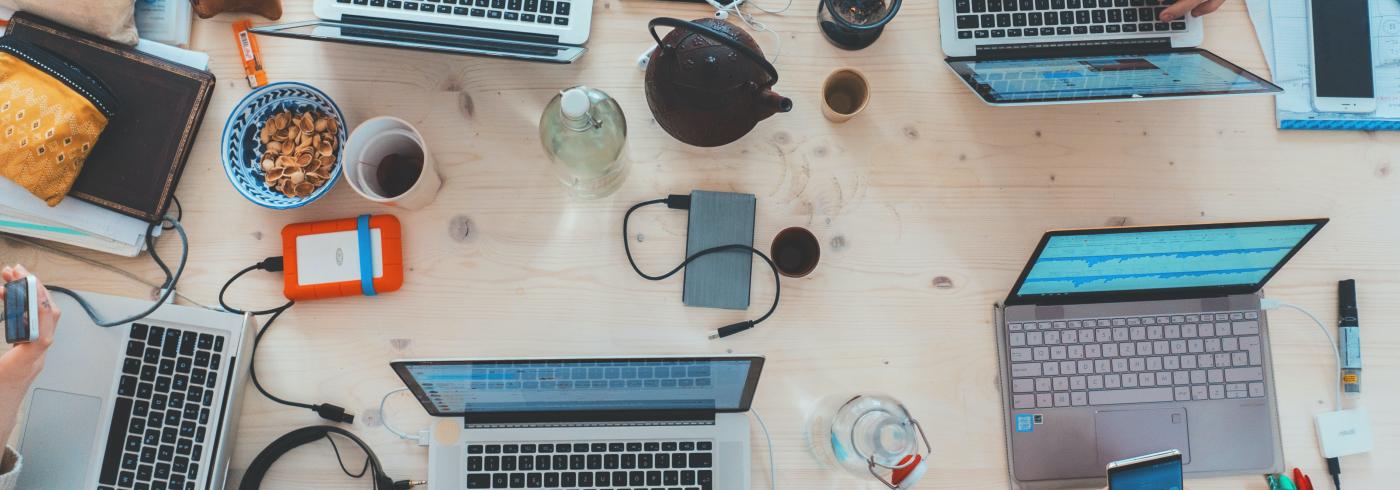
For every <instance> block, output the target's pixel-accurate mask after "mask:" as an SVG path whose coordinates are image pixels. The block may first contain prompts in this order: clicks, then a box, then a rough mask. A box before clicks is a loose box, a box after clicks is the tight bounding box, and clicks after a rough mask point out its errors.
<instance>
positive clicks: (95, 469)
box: [16, 291, 257, 490]
mask: <svg viewBox="0 0 1400 490" xmlns="http://www.w3.org/2000/svg"><path fill="white" fill-rule="evenodd" d="M78 293H79V294H82V295H83V297H84V298H85V299H87V300H88V301H89V302H91V303H92V304H93V305H94V306H95V307H96V308H98V309H99V310H101V311H107V310H111V311H126V310H127V309H131V308H136V307H149V305H150V302H149V301H142V300H135V299H130V298H124V297H119V296H111V295H104V294H97V293H87V292H82V291H79V292H78ZM54 301H56V302H59V303H61V306H62V307H63V309H64V310H65V311H66V312H68V315H84V312H83V310H82V308H81V307H79V306H78V304H77V303H76V302H75V301H73V300H72V298H69V297H67V296H64V295H55V297H54ZM74 318H76V317H74ZM235 321H237V322H239V326H236V327H235V326H233V322H235ZM69 322H73V323H77V324H76V325H72V324H70V325H67V327H69V328H67V329H63V328H61V329H60V331H63V335H65V336H79V335H82V333H81V331H80V330H78V329H82V328H91V329H98V330H99V331H102V332H103V333H104V334H106V335H114V336H116V337H117V338H120V339H121V340H122V341H123V342H124V341H125V340H126V338H127V336H128V334H129V328H130V327H129V324H128V325H123V326H116V327H111V328H108V329H103V328H101V327H98V326H96V325H94V324H93V323H92V322H91V320H90V319H89V318H87V317H86V316H82V317H81V320H69ZM224 322H226V323H224ZM132 323H156V324H167V325H171V326H188V327H194V328H198V329H204V330H221V331H224V332H227V333H228V334H230V335H238V336H239V337H240V338H239V340H238V342H237V343H236V344H235V343H231V344H230V345H229V348H228V350H227V351H225V355H226V356H227V357H229V358H230V359H233V360H235V362H234V363H232V364H229V365H228V367H227V368H225V370H224V371H221V372H223V373H225V380H224V384H223V385H222V390H221V393H220V397H221V399H220V400H219V401H218V402H217V405H216V406H217V407H220V411H219V414H218V416H217V417H213V420H211V427H210V429H211V432H212V434H210V435H211V436H212V439H209V440H206V444H207V446H206V447H208V448H209V451H210V453H209V454H210V455H207V456H205V458H206V460H207V461H209V463H210V464H209V466H208V468H207V469H206V470H205V473H204V476H203V479H202V480H201V481H200V482H199V485H200V487H199V488H201V489H205V490H222V489H223V488H225V487H226V484H227V478H228V473H229V470H230V467H231V463H232V459H233V449H234V439H235V438H236V435H237V433H238V423H239V418H240V416H241V414H242V410H243V401H244V398H245V397H244V396H243V395H244V389H245V388H246V387H247V383H246V382H245V381H246V379H247V377H248V376H249V373H248V367H249V363H250V362H251V357H252V356H249V355H245V354H247V353H250V352H251V351H252V348H253V339H254V332H255V331H256V328H257V322H256V320H255V319H254V317H252V316H251V315H243V316H242V317H241V318H240V317H238V316H236V315H233V314H231V313H223V312H216V311H212V310H206V309H202V308H197V307H190V306H183V305H169V304H167V305H165V306H162V307H161V308H160V309H158V310H156V311H155V312H154V313H152V314H151V315H150V316H149V317H147V318H145V319H143V320H140V321H137V322H132ZM85 343H86V345H79V346H76V347H73V349H74V350H87V349H92V348H93V347H95V346H96V345H102V344H106V346H104V347H103V348H107V346H109V347H110V349H111V350H112V351H113V352H116V354H115V355H114V356H113V359H115V360H117V361H119V360H120V359H122V358H124V357H125V354H123V353H122V349H123V347H124V346H123V345H122V344H120V343H117V342H114V341H113V340H112V339H96V340H92V341H91V342H87V341H85ZM94 344H96V345H94ZM58 345H59V344H58V342H55V346H58ZM59 348H63V347H59ZM50 354H53V352H52V351H51V352H50ZM63 368H64V366H60V365H57V364H56V363H55V362H54V361H53V356H52V355H51V356H50V359H49V360H48V369H47V370H45V372H44V373H49V372H50V371H53V370H61V369H63ZM44 373H41V374H40V375H39V378H37V379H36V380H35V382H34V384H33V385H32V386H31V387H30V388H29V391H28V392H26V396H25V402H24V407H23V411H22V413H25V414H28V412H29V406H30V403H31V402H32V401H33V398H34V397H33V393H34V392H35V391H36V390H39V389H45V390H51V391H60V392H63V391H62V389H63V388H64V387H65V385H66V384H67V383H65V382H64V381H63V380H61V379H53V378H50V377H49V376H46V375H45V374H44ZM110 374H111V375H110V377H109V379H107V380H106V381H105V382H103V384H106V385H108V386H107V388H106V391H105V393H102V398H101V409H100V411H99V412H98V413H99V414H100V415H101V418H100V419H99V420H98V424H97V427H96V430H97V433H96V435H95V436H94V439H93V445H92V447H91V449H90V450H89V452H88V458H89V460H88V463H87V465H86V467H84V468H82V469H81V471H82V472H83V473H84V477H83V480H84V481H85V482H88V483H90V484H92V485H93V486H96V485H97V480H98V473H99V471H100V468H101V466H102V461H103V458H104V457H105V455H106V452H105V451H106V442H107V437H108V428H109V427H110V426H111V421H112V415H113V413H112V411H113V404H114V401H115V399H116V398H117V393H116V390H117V384H118V383H117V380H118V378H119V376H120V375H121V366H120V365H119V364H117V363H113V364H112V365H111V370H110ZM50 376H52V375H50ZM64 393H66V392H64ZM77 394H80V395H84V396H92V393H77ZM28 418H29V417H28V416H26V417H25V420H26V421H27V420H28ZM215 421H217V422H215ZM28 429H29V427H28V426H27V425H26V424H24V423H21V424H18V425H17V427H16V432H18V433H19V440H18V444H19V447H20V448H22V447H23V446H24V440H25V438H26V434H25V432H26V431H27V430H28ZM33 436H35V435H29V437H33ZM26 462H28V461H26ZM26 466H28V465H26ZM29 471H30V470H26V473H25V474H27V473H28V472H29ZM23 476H24V474H21V478H23Z"/></svg>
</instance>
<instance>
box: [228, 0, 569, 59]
mask: <svg viewBox="0 0 1400 490" xmlns="http://www.w3.org/2000/svg"><path fill="white" fill-rule="evenodd" d="M559 4H567V5H568V6H569V13H568V14H566V15H563V16H558V15H554V16H547V15H544V14H542V13H528V14H524V13H522V12H525V11H523V10H521V9H520V7H522V6H530V5H534V6H536V8H537V9H538V8H539V7H541V6H543V5H550V6H551V8H553V7H552V6H554V5H559ZM408 5H421V6H422V7H423V9H421V10H412V9H409V8H407V6H408ZM482 5H485V6H484V7H483V6H482ZM429 6H431V7H432V8H433V9H434V10H431V11H429V9H428V7H429ZM506 7H515V8H510V9H508V8H506ZM444 8H445V9H446V11H442V10H437V9H444ZM312 10H313V12H315V14H316V17H317V18H318V19H320V20H312V21H301V22H292V23H286V24H276V25H267V26H258V27H254V28H253V29H252V32H255V33H258V34H267V35H272V36H283V37H294V38H303V39H315V40H322V41H331V42H341V43H349V44H360V45H374V46H383V47H393V48H403V49H418V50H428V51H438V52H448V53H457V54H473V55H482V56H495V57H504V58H513V59H521V60H527V61H542V62H549V63H571V62H573V61H575V60H577V59H578V58H579V57H581V56H583V53H584V52H585V51H587V50H586V49H585V48H583V44H584V43H585V42H587V41H588V37H589V32H590V30H591V26H592V23H593V22H592V21H593V0H509V1H507V0H494V1H487V2H480V1H478V2H472V1H470V0H460V2H459V0H315V3H314V4H313V5H312ZM488 15H489V16H488ZM512 16H513V17H515V19H514V20H512V19H510V17H512ZM524 16H528V17H530V18H535V17H537V16H538V17H539V21H538V22H526V21H524ZM550 17H555V19H552V20H551V21H550V22H547V23H546V22H543V21H544V20H545V19H547V18H550ZM560 18H562V19H566V20H565V22H567V25H561V24H560ZM347 31H352V32H347ZM371 34H372V35H371Z"/></svg>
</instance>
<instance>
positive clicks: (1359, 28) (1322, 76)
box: [1307, 0, 1376, 113]
mask: <svg viewBox="0 0 1400 490" xmlns="http://www.w3.org/2000/svg"><path fill="white" fill-rule="evenodd" d="M1367 1H1368V0H1307V2H1308V41H1309V45H1310V46H1311V50H1310V51H1312V100H1313V107H1314V108H1316V109H1317V110H1318V111H1320V112H1353V113H1370V112H1376V83H1375V73H1374V70H1373V68H1372V67H1373V62H1372V60H1371V12H1370V8H1369V6H1368V5H1367Z"/></svg>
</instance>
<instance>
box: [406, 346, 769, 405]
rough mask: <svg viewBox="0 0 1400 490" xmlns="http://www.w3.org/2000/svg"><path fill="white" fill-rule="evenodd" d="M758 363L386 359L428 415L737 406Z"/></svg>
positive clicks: (748, 395)
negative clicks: (426, 410) (395, 360)
mask: <svg viewBox="0 0 1400 490" xmlns="http://www.w3.org/2000/svg"><path fill="white" fill-rule="evenodd" d="M762 366H763V360H762V359H761V358H754V357H718V358H653V359H540V360H479V361H473V360H462V361H402V362H395V363H393V367H394V370H395V371H397V372H398V373H399V376H400V377H402V378H403V380H404V383H405V384H407V385H408V387H409V389H410V390H412V391H413V392H414V394H415V395H417V396H418V399H419V401H420V402H421V403H423V406H424V408H427V409H428V412H429V413H431V414H433V415H466V414H472V413H496V414H500V413H524V412H579V411H629V412H630V411H656V410H699V411H720V412H724V411H743V410H748V407H749V403H750V402H751V401H752V399H753V393H754V389H755V388H756V387H757V384H758V374H759V371H760V370H761V369H762Z"/></svg>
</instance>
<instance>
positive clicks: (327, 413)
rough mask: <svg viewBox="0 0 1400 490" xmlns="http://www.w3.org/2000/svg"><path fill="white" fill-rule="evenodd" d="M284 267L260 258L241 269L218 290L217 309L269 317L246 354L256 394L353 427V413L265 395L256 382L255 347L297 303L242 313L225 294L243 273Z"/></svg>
mask: <svg viewBox="0 0 1400 490" xmlns="http://www.w3.org/2000/svg"><path fill="white" fill-rule="evenodd" d="M283 268H284V263H283V259H282V257H268V258H266V259H263V261H262V262H259V263H257V264H254V265H250V266H248V267H245V268H243V270H241V271H238V273H237V274H234V275H233V277H230V278H229V280H228V282H225V283H224V287H222V288H220V289H219V306H221V307H223V309H225V310H227V311H229V312H232V313H237V314H240V315H245V314H246V315H252V316H261V315H271V316H269V317H267V321H266V322H264V323H263V325H262V328H259V329H258V333H257V335H255V336H254V337H253V351H252V353H250V354H249V355H248V357H249V358H248V377H249V378H252V380H253V387H254V388H257V390H258V393H262V395H263V396H265V397H267V399H268V400H272V401H273V402H275V403H278V404H281V405H286V406H289V407H295V408H304V409H307V410H311V411H313V412H316V414H317V415H320V416H321V418H323V419H326V420H329V421H332V422H340V423H343V424H353V423H355V416H354V415H353V414H350V413H346V411H345V408H344V407H341V406H339V405H333V404H330V403H322V404H319V405H312V404H309V403H302V402H295V401H291V400H287V399H284V398H282V397H279V396H277V395H273V394H272V393H270V392H268V391H267V388H264V387H263V385H262V382H261V381H259V380H258V345H260V344H261V343H262V338H263V335H264V334H266V333H267V331H268V330H269V329H271V328H272V324H273V323H274V322H276V321H277V318H279V317H281V316H282V314H283V313H286V312H287V310H290V309H291V308H292V306H294V305H296V301H292V300H288V301H287V302H286V303H285V304H283V305H282V306H278V307H276V308H268V309H265V310H253V311H245V310H240V309H238V308H234V307H232V306H229V305H228V303H227V302H225V301H224V295H225V294H226V293H228V288H229V286H232V285H233V283H234V282H235V281H237V280H238V279H239V278H241V277H243V275H244V274H247V273H249V272H252V271H255V270H265V271H268V272H282V270H283Z"/></svg>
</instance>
